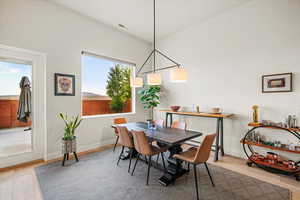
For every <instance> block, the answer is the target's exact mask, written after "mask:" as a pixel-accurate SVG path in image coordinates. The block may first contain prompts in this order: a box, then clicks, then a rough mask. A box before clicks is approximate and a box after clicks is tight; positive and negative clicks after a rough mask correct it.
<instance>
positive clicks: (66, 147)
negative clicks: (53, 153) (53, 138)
mask: <svg viewBox="0 0 300 200" xmlns="http://www.w3.org/2000/svg"><path fill="white" fill-rule="evenodd" d="M73 152H76V137H74V139H72V140H64V139H62V153H63V154H66V153H73Z"/></svg>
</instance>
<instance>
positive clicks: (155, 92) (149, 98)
mask: <svg viewBox="0 0 300 200" xmlns="http://www.w3.org/2000/svg"><path fill="white" fill-rule="evenodd" d="M138 93H139V95H140V100H141V102H142V104H143V105H144V108H145V109H149V111H150V113H149V114H150V120H151V121H153V117H154V116H153V114H154V108H155V107H157V106H158V105H159V104H160V96H159V93H160V86H147V87H145V88H143V89H142V90H140V91H139V92H138Z"/></svg>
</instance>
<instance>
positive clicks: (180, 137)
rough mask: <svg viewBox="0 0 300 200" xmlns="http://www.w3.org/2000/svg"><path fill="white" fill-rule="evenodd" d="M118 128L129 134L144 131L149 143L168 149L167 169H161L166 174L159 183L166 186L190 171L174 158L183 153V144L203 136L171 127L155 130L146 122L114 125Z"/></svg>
mask: <svg viewBox="0 0 300 200" xmlns="http://www.w3.org/2000/svg"><path fill="white" fill-rule="evenodd" d="M117 126H125V127H126V128H127V129H128V131H129V132H130V131H143V132H145V134H146V136H147V138H148V139H149V142H153V141H156V142H157V144H158V145H159V146H163V147H166V148H167V149H168V152H169V153H168V159H167V161H168V165H167V169H166V170H163V168H159V169H161V170H162V171H163V172H164V173H163V175H162V176H161V177H160V178H159V183H161V184H162V185H164V186H168V185H169V184H171V183H174V182H175V180H176V179H177V178H179V177H181V176H182V175H184V174H185V173H187V172H188V170H187V169H185V168H184V167H183V166H182V161H181V160H178V159H176V158H174V157H173V156H174V155H175V154H179V153H181V152H182V151H183V149H182V147H181V146H182V144H183V143H184V142H186V141H188V140H191V139H194V138H196V137H200V136H202V135H203V134H202V133H201V132H198V131H192V130H181V129H175V128H170V127H156V128H155V129H153V128H152V129H149V128H148V125H147V123H145V122H132V123H126V124H117V125H112V127H113V128H116V127H117Z"/></svg>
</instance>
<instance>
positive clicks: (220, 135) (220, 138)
mask: <svg viewBox="0 0 300 200" xmlns="http://www.w3.org/2000/svg"><path fill="white" fill-rule="evenodd" d="M160 111H161V112H165V113H166V126H167V127H168V124H170V125H169V126H171V125H172V122H173V115H185V116H193V117H207V118H215V119H217V129H216V133H217V138H216V144H215V157H214V161H218V160H219V152H221V155H222V156H224V123H223V119H224V118H230V117H232V116H233V114H228V113H218V114H215V113H204V112H200V113H197V112H182V111H177V112H175V111H171V110H160ZM169 116H170V121H169ZM168 122H170V123H168Z"/></svg>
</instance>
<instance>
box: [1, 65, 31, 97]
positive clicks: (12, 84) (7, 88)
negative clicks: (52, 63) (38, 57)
mask: <svg viewBox="0 0 300 200" xmlns="http://www.w3.org/2000/svg"><path fill="white" fill-rule="evenodd" d="M23 76H27V77H28V78H29V80H30V81H31V65H27V64H17V63H11V62H4V61H0V96H11V95H20V86H19V83H20V81H21V79H22V77H23Z"/></svg>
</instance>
